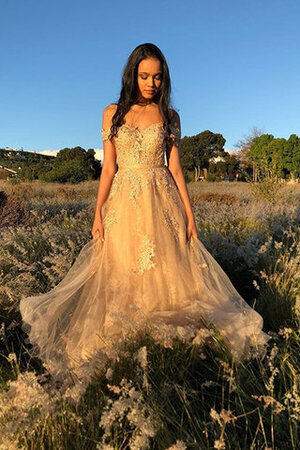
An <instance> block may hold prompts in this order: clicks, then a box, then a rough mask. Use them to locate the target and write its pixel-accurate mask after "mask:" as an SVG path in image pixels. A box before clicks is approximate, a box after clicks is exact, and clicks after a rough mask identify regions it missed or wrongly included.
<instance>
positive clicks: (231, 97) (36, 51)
mask: <svg viewBox="0 0 300 450" xmlns="http://www.w3.org/2000/svg"><path fill="white" fill-rule="evenodd" d="M299 17H300V2H299V1H298V0H291V1H290V0H282V1H278V0H262V1H258V0H252V1H251V2H250V1H243V0H239V1H236V0H206V1H202V0H197V1H194V0H193V1H190V0H186V1H178V0H173V1H165V0H160V1H156V2H151V1H147V2H146V1H145V2H143V1H135V0H134V1H127V2H125V1H119V0H116V1H114V2H109V1H105V2H102V1H96V0H92V1H91V0H90V1H89V0H85V1H82V0H79V1H78V0H72V1H71V0H59V1H58V0H52V1H49V2H46V1H41V0H40V1H37V0H35V1H33V0H26V1H24V0H15V1H13V0H10V1H9V0H0V52H1V54H0V65H1V66H0V102H1V112H0V147H2V148H5V147H12V148H17V149H19V148H21V147H23V149H24V150H36V151H41V150H45V149H47V150H57V149H61V148H64V147H73V146H77V145H80V146H82V147H83V148H85V149H88V148H96V149H100V148H101V147H102V141H101V135H100V130H101V122H102V112H103V109H104V107H105V106H106V105H108V104H109V103H111V102H114V101H116V100H117V99H118V96H119V91H120V86H121V74H122V70H123V67H124V64H125V62H126V60H127V58H128V56H129V54H130V53H131V51H132V50H133V49H134V48H135V47H136V46H137V45H139V44H141V43H144V42H153V43H154V44H156V45H157V46H158V47H160V49H161V50H162V52H163V53H164V55H165V57H166V59H167V62H168V65H169V69H170V73H171V82H172V101H173V106H174V107H175V108H176V109H177V110H178V112H179V114H180V117H181V126H182V135H183V136H185V135H187V136H189V135H193V134H196V133H199V132H201V131H203V130H206V129H209V130H211V131H212V132H215V133H221V134H222V135H223V136H224V138H225V139H226V143H225V148H227V149H229V148H231V149H232V148H235V144H236V143H237V141H238V140H239V139H241V138H242V137H243V136H244V135H245V134H248V133H249V132H250V131H251V128H252V127H253V126H256V127H258V128H259V129H261V130H262V131H263V132H265V133H271V134H273V135H274V136H275V137H285V138H288V137H289V135H290V134H291V133H296V134H298V135H299V133H300V129H299V125H300V122H299V110H300V93H299V86H300V58H299V54H300V33H299Z"/></svg>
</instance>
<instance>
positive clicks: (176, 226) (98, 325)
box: [20, 122, 269, 373]
mask: <svg viewBox="0 0 300 450" xmlns="http://www.w3.org/2000/svg"><path fill="white" fill-rule="evenodd" d="M171 131H172V134H171V137H172V138H173V139H174V140H175V141H176V142H177V143H178V142H179V139H180V129H179V128H177V127H175V126H172V125H171ZM109 133H110V129H102V139H103V141H104V140H105V139H108V138H109ZM165 133H166V131H165V130H164V127H163V124H162V123H161V122H159V123H154V124H152V125H150V126H148V127H146V128H144V129H142V130H140V129H138V128H135V127H132V126H131V125H128V124H126V123H125V124H123V125H122V126H121V127H120V128H119V130H118V136H116V137H115V138H114V143H115V148H116V153H117V163H118V171H117V172H116V174H115V176H114V178H113V182H112V185H111V189H110V193H109V196H108V198H107V200H106V202H105V203H104V205H103V208H102V217H103V221H104V233H105V240H104V241H102V240H101V239H100V238H96V239H91V240H90V241H89V242H88V243H87V244H86V245H85V246H84V247H83V248H82V249H81V251H80V252H79V254H78V256H77V258H76V260H75V262H74V264H73V265H72V267H71V268H70V270H69V272H68V273H67V275H66V276H65V277H64V279H62V281H61V282H60V283H59V284H58V285H56V286H55V287H54V288H53V289H52V290H51V291H50V292H47V293H44V294H42V295H38V296H33V297H27V298H23V299H21V301H20V312H21V315H22V319H23V321H22V328H23V330H24V331H25V332H26V333H27V334H28V336H29V338H27V341H28V342H31V344H33V346H34V348H35V349H36V350H37V353H36V355H37V356H39V357H40V358H41V359H42V360H43V361H44V362H45V364H47V365H48V368H49V370H52V372H53V373H54V372H55V371H56V373H58V372H59V371H61V372H60V373H63V371H64V370H65V369H66V368H68V369H72V368H74V367H79V365H80V364H84V362H85V361H88V360H89V359H90V358H91V357H92V355H93V354H96V353H97V352H99V351H100V352H101V350H104V349H105V348H106V347H107V346H109V345H110V346H113V343H114V342H115V340H116V339H117V338H119V337H120V336H121V335H122V333H124V330H125V329H126V327H128V329H132V328H130V326H131V325H136V324H138V323H139V324H142V323H143V320H146V321H150V322H151V323H154V324H157V325H159V324H162V325H166V324H167V325H173V326H181V327H185V326H187V325H193V326H196V327H197V326H199V323H200V322H199V321H200V320H201V319H203V318H204V319H205V320H208V321H210V322H212V323H213V324H214V325H215V326H216V327H217V328H218V330H219V332H220V334H221V335H222V337H223V338H224V342H226V343H227V344H228V347H229V348H230V349H231V350H234V351H235V352H236V354H238V355H240V356H241V355H243V354H246V349H247V348H249V345H250V344H251V345H252V344H253V343H254V342H255V345H256V346H257V345H260V346H263V347H265V344H266V343H267V341H268V340H269V336H268V335H267V334H266V333H264V332H263V331H262V326H263V319H262V317H261V315H259V314H258V313H257V312H256V311H255V310H254V309H253V308H251V307H250V306H249V305H248V304H247V303H246V302H245V300H243V298H242V297H241V296H240V295H239V293H238V292H237V290H236V289H235V288H234V286H233V285H232V283H231V281H230V279H229V278H228V276H227V275H226V274H225V272H224V271H223V269H222V268H221V267H220V265H219V264H218V263H217V262H216V260H215V259H214V258H213V257H212V255H211V254H210V253H209V252H208V250H207V249H206V248H205V247H204V245H203V244H202V242H201V241H200V240H199V239H198V238H196V237H193V236H192V237H191V240H190V241H187V239H186V226H187V217H186V213H185V209H184V205H183V202H182V200H181V197H180V194H179V190H178V187H177V185H176V183H175V181H174V179H173V177H172V175H171V172H170V171H169V169H168V167H167V165H165V140H164V136H165ZM129 325H130V326H129Z"/></svg>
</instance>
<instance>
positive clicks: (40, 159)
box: [0, 147, 55, 172]
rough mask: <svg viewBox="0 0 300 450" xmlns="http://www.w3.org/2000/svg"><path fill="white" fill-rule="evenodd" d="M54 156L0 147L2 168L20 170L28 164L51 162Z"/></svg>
mask: <svg viewBox="0 0 300 450" xmlns="http://www.w3.org/2000/svg"><path fill="white" fill-rule="evenodd" d="M54 158H55V157H54V156H50V155H42V154H40V153H37V152H28V151H24V150H16V149H13V148H9V147H6V148H0V169H2V170H3V169H6V168H7V169H13V170H14V171H16V172H18V171H20V170H21V169H22V168H24V167H25V166H28V164H32V163H49V162H50V161H53V159H54Z"/></svg>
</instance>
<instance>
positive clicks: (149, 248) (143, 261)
mask: <svg viewBox="0 0 300 450" xmlns="http://www.w3.org/2000/svg"><path fill="white" fill-rule="evenodd" d="M154 248H155V244H154V242H152V241H151V240H150V239H149V236H148V235H147V234H145V235H144V236H143V237H142V242H141V244H140V247H139V256H138V260H137V264H138V268H137V269H133V272H135V273H138V274H142V273H144V272H145V270H150V269H151V268H152V267H155V266H156V263H155V262H154V261H152V259H151V258H153V257H154V256H155V251H154Z"/></svg>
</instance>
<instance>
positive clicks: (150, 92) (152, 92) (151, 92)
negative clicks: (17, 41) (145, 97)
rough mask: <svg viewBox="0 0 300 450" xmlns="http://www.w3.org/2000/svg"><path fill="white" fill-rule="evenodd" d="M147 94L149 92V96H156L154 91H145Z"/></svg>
mask: <svg viewBox="0 0 300 450" xmlns="http://www.w3.org/2000/svg"><path fill="white" fill-rule="evenodd" d="M145 92H147V94H154V91H147V90H146V91H145Z"/></svg>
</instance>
